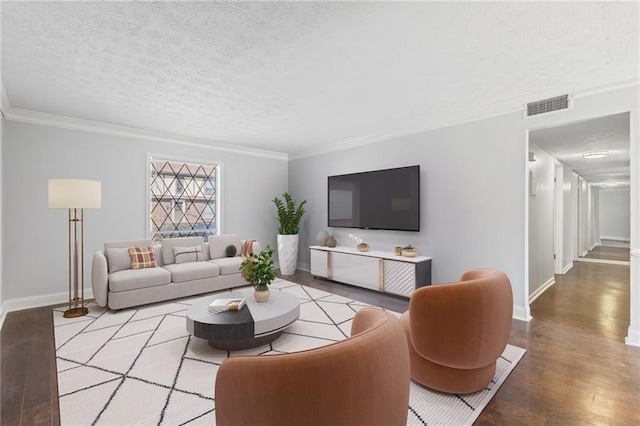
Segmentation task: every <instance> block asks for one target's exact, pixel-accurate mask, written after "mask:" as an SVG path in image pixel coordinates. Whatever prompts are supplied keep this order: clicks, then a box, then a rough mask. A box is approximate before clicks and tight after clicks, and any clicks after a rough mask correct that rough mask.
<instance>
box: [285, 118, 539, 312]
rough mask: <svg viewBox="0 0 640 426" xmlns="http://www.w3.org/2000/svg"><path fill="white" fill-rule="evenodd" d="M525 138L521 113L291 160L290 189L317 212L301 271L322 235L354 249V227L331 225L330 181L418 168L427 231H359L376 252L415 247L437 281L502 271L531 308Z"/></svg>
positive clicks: (304, 239)
mask: <svg viewBox="0 0 640 426" xmlns="http://www.w3.org/2000/svg"><path fill="white" fill-rule="evenodd" d="M525 135H526V132H525V130H524V128H523V124H522V120H521V115H520V114H519V113H513V114H507V115H503V116H500V117H494V118H489V119H485V120H480V121H474V122H470V123H465V124H460V125H457V126H453V127H447V128H442V129H437V130H432V131H429V132H425V133H421V134H417V135H412V136H406V137H401V138H397V139H393V140H388V141H384V142H379V143H376V144H370V145H366V146H361V147H356V148H351V149H348V150H343V151H338V152H333V153H328V154H323V155H317V156H313V157H308V158H300V159H296V160H292V161H290V163H289V192H290V193H291V194H292V195H293V196H294V197H296V198H297V199H307V200H308V207H309V211H310V212H309V214H307V215H306V217H305V220H304V221H303V225H302V229H301V235H300V254H299V259H298V262H299V267H300V268H303V269H307V270H308V265H309V252H308V250H307V249H306V248H307V246H309V245H313V244H315V238H316V235H317V234H318V232H319V231H321V230H328V231H329V232H330V233H331V234H333V235H334V236H335V237H336V239H337V241H338V245H343V246H353V242H352V241H351V240H349V239H348V237H347V235H348V234H349V232H350V230H349V229H340V228H332V229H328V228H327V176H329V175H335V174H343V173H351V172H360V171H366V170H374V169H381V168H391V167H399V166H408V165H415V164H418V165H420V168H421V181H420V184H421V231H420V232H393V231H357V232H358V234H360V235H361V236H362V237H363V238H364V240H365V242H367V243H369V245H370V246H371V248H372V249H373V250H382V251H393V247H394V246H397V245H406V244H408V243H411V244H413V245H414V246H416V247H417V248H418V249H419V250H420V253H421V254H423V255H426V256H431V257H432V258H433V264H432V267H433V274H432V278H433V282H434V283H443V282H450V281H456V280H458V279H459V277H460V274H461V273H462V272H463V271H465V270H467V269H471V268H477V267H487V268H498V269H502V270H504V271H505V272H506V273H507V275H508V276H509V278H510V279H511V281H512V285H513V288H514V304H515V305H517V306H520V307H521V308H522V309H524V306H525V305H528V303H527V297H526V296H527V295H525V293H524V274H525V272H524V262H523V259H524V247H525V215H524V211H525V200H524V198H525V197H524V196H523V191H524V188H525V173H524V168H525V162H526V153H525V145H526V144H525ZM520 314H522V313H520Z"/></svg>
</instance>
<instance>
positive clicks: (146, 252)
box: [129, 246, 158, 269]
mask: <svg viewBox="0 0 640 426" xmlns="http://www.w3.org/2000/svg"><path fill="white" fill-rule="evenodd" d="M129 256H131V269H144V268H155V267H156V266H158V265H157V264H156V257H155V255H154V254H153V247H151V246H149V247H129Z"/></svg>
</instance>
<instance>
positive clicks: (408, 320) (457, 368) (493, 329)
mask: <svg viewBox="0 0 640 426" xmlns="http://www.w3.org/2000/svg"><path fill="white" fill-rule="evenodd" d="M512 315H513V294H512V291H511V283H510V282H509V278H508V277H507V275H506V274H505V273H504V272H501V271H498V270H493V269H474V270H470V271H467V272H465V273H464V274H462V277H461V278H460V282H459V283H450V284H440V285H432V286H429V287H422V288H420V289H418V290H416V291H415V292H414V293H413V295H412V296H411V301H410V303H409V310H408V311H407V312H405V313H404V314H403V315H402V317H401V319H400V320H401V322H402V325H403V327H404V328H405V331H406V333H407V337H408V342H409V353H410V358H411V378H412V379H413V380H415V381H416V382H418V383H420V384H422V385H424V386H427V387H429V388H432V389H436V390H439V391H441V392H447V393H457V394H463V393H471V392H477V391H479V390H481V389H484V388H485V386H487V384H488V383H489V382H490V381H491V379H493V376H494V374H495V371H496V360H497V359H498V357H499V356H500V355H501V354H502V352H503V351H504V349H505V347H506V345H507V341H508V340H509V333H510V330H511V317H512Z"/></svg>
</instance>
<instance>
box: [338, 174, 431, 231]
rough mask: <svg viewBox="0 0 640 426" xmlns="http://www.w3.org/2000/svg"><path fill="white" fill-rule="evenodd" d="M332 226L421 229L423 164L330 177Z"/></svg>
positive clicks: (396, 229) (403, 229)
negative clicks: (421, 178) (421, 174)
mask: <svg viewBox="0 0 640 426" xmlns="http://www.w3.org/2000/svg"><path fill="white" fill-rule="evenodd" d="M328 190H329V191H328V192H329V194H328V202H327V205H328V208H329V212H328V213H329V214H328V217H329V224H328V225H329V226H330V227H336V228H359V229H387V230H393V231H419V230H420V166H409V167H399V168H395V169H385V170H374V171H370V172H362V173H352V174H347V175H339V176H329V177H328Z"/></svg>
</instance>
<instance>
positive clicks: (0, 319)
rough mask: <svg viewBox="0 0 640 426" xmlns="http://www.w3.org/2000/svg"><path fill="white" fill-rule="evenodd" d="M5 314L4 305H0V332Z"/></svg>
mask: <svg viewBox="0 0 640 426" xmlns="http://www.w3.org/2000/svg"><path fill="white" fill-rule="evenodd" d="M5 312H7V311H6V310H5V308H4V303H3V304H2V305H0V330H2V324H4V317H5V316H6V314H5Z"/></svg>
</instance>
